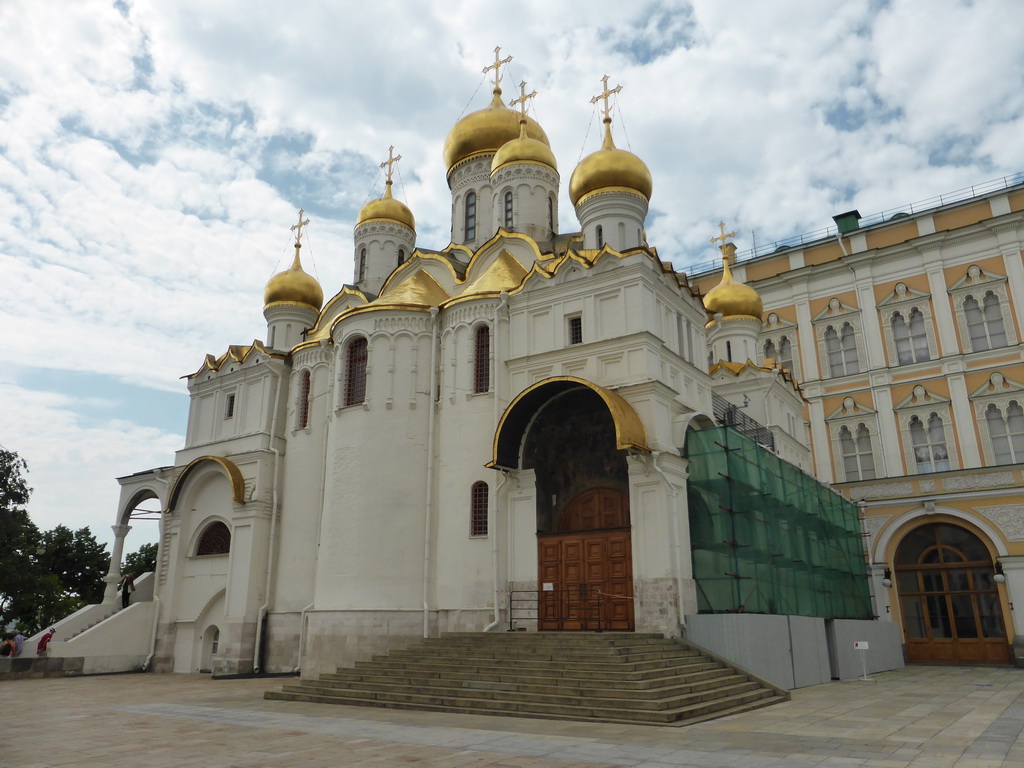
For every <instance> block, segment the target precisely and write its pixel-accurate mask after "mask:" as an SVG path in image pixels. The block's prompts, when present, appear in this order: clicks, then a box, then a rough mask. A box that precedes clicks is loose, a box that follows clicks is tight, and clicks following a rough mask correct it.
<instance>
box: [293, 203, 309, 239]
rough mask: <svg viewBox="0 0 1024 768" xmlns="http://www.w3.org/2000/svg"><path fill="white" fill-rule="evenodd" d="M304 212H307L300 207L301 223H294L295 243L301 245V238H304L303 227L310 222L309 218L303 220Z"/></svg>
mask: <svg viewBox="0 0 1024 768" xmlns="http://www.w3.org/2000/svg"><path fill="white" fill-rule="evenodd" d="M303 213H305V211H303V210H302V209H301V208H299V223H298V224H293V225H292V232H294V233H295V244H296V245H299V244H300V242H301V240H302V228H303V227H304V226H306V225H307V224H309V219H306V220H305V221H303V220H302V214H303Z"/></svg>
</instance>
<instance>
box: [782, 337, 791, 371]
mask: <svg viewBox="0 0 1024 768" xmlns="http://www.w3.org/2000/svg"><path fill="white" fill-rule="evenodd" d="M778 361H779V365H781V366H782V367H783V368H785V369H786V370H787V371H792V370H793V345H792V344H790V343H789V339H788V338H787V337H786V336H783V337H782V338H781V339H779V357H778Z"/></svg>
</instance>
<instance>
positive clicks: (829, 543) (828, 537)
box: [686, 427, 873, 619]
mask: <svg viewBox="0 0 1024 768" xmlns="http://www.w3.org/2000/svg"><path fill="white" fill-rule="evenodd" d="M686 445H687V448H686V457H687V458H688V459H689V476H690V477H689V481H688V486H689V504H690V543H691V546H692V549H693V574H694V579H695V580H696V582H697V599H698V606H699V610H700V612H701V613H730V612H744V613H773V614H782V615H790V614H792V615H798V616H821V617H825V618H840V619H869V618H871V617H872V616H873V609H872V605H871V595H870V593H869V591H868V581H867V568H866V565H865V557H864V544H863V539H862V537H861V529H860V521H859V518H858V515H857V507H856V505H855V504H853V503H851V502H849V501H846V500H845V499H844V498H843V497H841V496H840V495H839V494H837V493H835V492H834V491H832V490H831V489H830V488H829V487H828V486H825V485H822V484H821V483H819V482H818V481H817V480H815V479H814V478H813V477H810V476H809V475H806V474H805V473H804V472H802V471H801V470H800V469H798V468H797V467H795V466H793V465H792V464H789V463H787V462H785V461H783V460H782V459H780V458H779V457H778V456H776V455H775V454H773V453H771V452H769V451H767V450H766V449H764V448H762V447H761V446H760V445H758V444H757V443H755V442H754V441H753V440H750V439H749V438H747V437H745V436H743V435H742V434H740V433H739V432H737V431H736V430H734V429H732V428H731V427H716V428H713V429H704V430H699V431H694V432H690V433H689V435H688V436H687V439H686Z"/></svg>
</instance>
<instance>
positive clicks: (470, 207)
mask: <svg viewBox="0 0 1024 768" xmlns="http://www.w3.org/2000/svg"><path fill="white" fill-rule="evenodd" d="M466 240H476V192H470V193H469V194H468V195H466Z"/></svg>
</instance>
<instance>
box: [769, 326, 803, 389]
mask: <svg viewBox="0 0 1024 768" xmlns="http://www.w3.org/2000/svg"><path fill="white" fill-rule="evenodd" d="M796 337H797V334H796V324H795V323H791V322H789V321H787V320H782V319H781V318H779V316H778V314H776V313H775V312H769V313H768V319H767V320H766V321H765V323H764V329H763V330H762V331H761V335H760V338H761V351H762V353H763V357H762V358H761V362H764V361H765V360H774V361H775V363H776V364H777V365H778V366H779V367H780V368H783V369H785V370H787V371H789V372H790V373H792V374H793V377H794V378H797V379H799V371H798V370H797V365H798V364H799V361H798V359H797V344H796Z"/></svg>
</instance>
